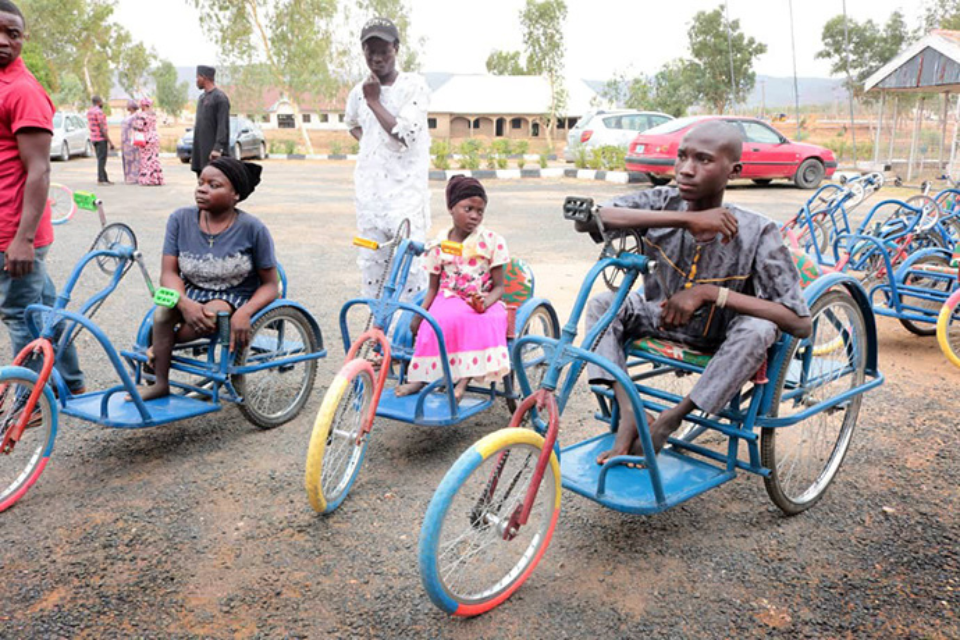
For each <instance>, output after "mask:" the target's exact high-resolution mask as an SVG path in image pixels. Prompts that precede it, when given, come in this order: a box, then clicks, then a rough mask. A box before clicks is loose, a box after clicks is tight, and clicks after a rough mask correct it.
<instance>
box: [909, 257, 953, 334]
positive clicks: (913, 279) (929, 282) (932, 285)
mask: <svg viewBox="0 0 960 640" xmlns="http://www.w3.org/2000/svg"><path fill="white" fill-rule="evenodd" d="M925 264H928V265H931V266H934V267H938V268H949V266H950V259H949V258H947V257H945V256H942V255H938V254H933V255H929V256H923V257H922V258H919V259H918V260H917V261H916V262H914V263H913V267H920V266H921V265H925ZM903 285H904V286H907V287H919V288H922V289H925V290H927V291H929V292H930V293H937V292H939V293H940V294H942V297H941V298H940V300H946V298H947V296H949V295H950V290H951V289H952V288H953V286H954V282H951V281H950V280H948V279H946V278H943V277H939V278H938V277H935V276H933V275H929V276H926V275H924V274H923V272H922V271H917V270H914V269H911V270H910V272H909V273H908V274H907V275H906V276H905V277H904V279H903ZM900 303H901V304H903V305H909V306H911V307H919V308H921V309H923V310H924V311H925V315H929V316H930V322H929V323H925V322H917V321H914V320H908V319H906V318H898V319H899V320H900V324H902V325H903V328H904V329H906V330H907V331H909V332H910V333H913V334H916V335H918V336H932V335H935V334H936V333H937V326H936V324H934V320H933V319H934V318H936V317H937V313H938V311H939V310H940V307H941V306H942V305H943V303H942V302H938V301H936V300H927V299H925V298H918V297H916V296H912V295H910V294H908V293H902V294H900Z"/></svg>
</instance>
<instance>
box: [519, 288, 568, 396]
mask: <svg viewBox="0 0 960 640" xmlns="http://www.w3.org/2000/svg"><path fill="white" fill-rule="evenodd" d="M523 336H544V337H547V338H559V337H560V322H559V320H557V316H556V313H554V312H553V309H552V308H551V307H550V306H549V305H547V304H541V305H538V306H537V308H536V309H534V310H533V313H531V314H530V315H529V316H528V317H527V319H526V321H525V322H524V323H523V326H522V327H521V328H520V329H519V330H518V331H517V339H520V338H522V337H523ZM548 358H549V353H548V352H547V350H546V349H545V348H544V347H543V345H538V344H528V345H524V346H523V348H522V349H521V351H520V362H521V363H522V366H523V369H524V371H526V373H527V380H529V381H530V388H531V389H533V390H536V389H538V388H539V387H540V382H541V381H542V380H543V374H544V373H546V371H547V368H548V367H549V364H550V363H549V362H548ZM510 375H511V376H512V378H513V384H512V385H511V386H512V387H513V390H514V391H515V392H516V393H518V394H519V393H520V385H519V384H517V378H516V373H514V372H511V373H510ZM506 400H507V409H509V410H510V413H513V412H514V411H516V410H517V400H516V399H515V398H507V399H506Z"/></svg>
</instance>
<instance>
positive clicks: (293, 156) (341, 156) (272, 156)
mask: <svg viewBox="0 0 960 640" xmlns="http://www.w3.org/2000/svg"><path fill="white" fill-rule="evenodd" d="M160 157H161V158H176V157H177V154H175V153H161V154H160ZM267 159H269V160H353V161H356V159H357V156H355V155H352V154H345V153H331V154H317V153H315V154H312V155H307V154H303V153H289V154H279V153H269V154H267Z"/></svg>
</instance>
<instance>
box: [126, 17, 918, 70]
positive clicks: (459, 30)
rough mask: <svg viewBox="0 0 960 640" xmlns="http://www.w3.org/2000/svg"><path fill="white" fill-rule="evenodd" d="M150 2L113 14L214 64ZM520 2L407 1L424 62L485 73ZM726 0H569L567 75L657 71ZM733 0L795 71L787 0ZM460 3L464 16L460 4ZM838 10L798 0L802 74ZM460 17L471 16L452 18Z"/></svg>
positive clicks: (773, 57)
mask: <svg viewBox="0 0 960 640" xmlns="http://www.w3.org/2000/svg"><path fill="white" fill-rule="evenodd" d="M146 3H147V0H118V1H117V11H116V13H115V18H116V20H117V21H118V22H119V23H121V24H123V25H124V26H125V27H126V28H127V29H128V30H129V31H130V32H131V33H132V35H133V36H134V38H135V39H138V40H141V41H142V42H144V43H145V44H146V45H147V46H148V47H153V48H154V49H156V51H157V53H158V55H159V56H160V57H161V58H165V59H167V60H170V61H171V62H173V63H174V65H176V66H194V65H196V64H211V63H212V64H215V63H216V50H215V48H214V47H213V45H212V44H211V43H209V42H208V41H207V40H206V38H205V37H204V35H203V32H202V31H201V29H200V27H199V25H198V16H199V14H198V12H197V10H196V9H194V8H193V7H192V6H191V5H188V4H187V0H159V1H158V2H153V3H151V4H152V5H153V6H152V7H151V9H150V10H149V14H146V15H145V14H144V5H145V4H146ZM524 4H525V0H483V1H482V2H467V1H466V0H407V6H409V7H410V10H411V11H410V18H411V30H412V31H413V36H414V38H420V37H423V38H425V39H426V40H425V43H424V46H423V48H422V50H421V61H422V70H423V71H437V72H450V73H485V72H486V66H485V63H486V59H487V56H488V55H489V54H490V52H491V51H493V50H494V49H501V50H520V49H522V48H523V41H522V37H521V31H520V25H519V17H518V16H519V13H520V11H521V9H522V8H523V6H524ZM720 4H721V2H720V0H673V2H669V1H667V2H663V1H662V0H567V10H568V13H567V22H566V28H565V31H564V37H565V41H566V46H567V51H566V58H565V63H566V68H567V76H568V77H570V78H583V79H587V80H607V79H609V78H611V77H613V76H614V75H615V74H620V73H627V74H628V75H635V74H647V75H652V74H653V73H656V71H657V70H658V69H659V68H660V67H661V66H662V65H663V64H664V63H665V62H667V61H669V60H672V59H674V58H677V57H681V56H685V55H686V53H687V35H686V32H687V29H688V28H689V26H690V23H691V21H692V19H693V16H694V15H695V14H696V13H697V12H698V11H702V10H707V11H709V10H712V9H714V8H716V7H717V6H720ZM846 5H847V13H848V16H849V17H850V18H851V19H853V20H857V21H863V20H865V19H867V18H871V19H873V20H874V21H875V22H877V23H879V24H881V25H882V24H883V23H885V22H886V20H887V18H888V17H889V16H890V14H891V13H892V12H893V11H895V10H897V9H900V10H901V11H902V12H903V13H904V15H905V16H906V20H907V24H908V25H909V26H910V27H911V28H912V27H914V26H917V25H918V23H919V18H920V15H921V6H920V5H921V3H920V2H919V1H918V0H847V1H846ZM159 7H162V10H158V8H159ZM728 8H729V16H730V18H731V19H733V20H737V19H738V20H740V28H741V30H742V31H743V32H744V33H745V34H747V35H749V36H752V37H753V38H755V39H756V40H758V41H760V42H763V43H764V44H766V45H767V53H766V54H764V55H763V56H762V57H761V58H760V59H759V60H758V61H757V64H756V66H755V70H756V72H757V73H758V74H761V75H770V76H783V77H785V76H790V75H791V74H792V73H793V59H792V51H791V39H790V20H789V15H790V14H789V0H728ZM464 9H465V10H466V11H467V15H466V16H464V15H462V14H461V13H460V12H461V11H463V10H464ZM842 11H843V0H793V17H794V24H795V38H796V50H797V74H798V75H799V76H801V77H829V75H830V65H829V63H828V62H827V61H825V60H816V59H815V58H814V56H815V55H816V53H817V51H819V50H820V48H821V40H820V36H821V31H822V29H823V25H824V23H826V21H827V20H829V19H830V18H831V17H833V16H835V15H838V14H840V13H842ZM460 18H467V19H466V20H465V21H464V22H463V23H461V24H459V25H458V26H457V27H454V26H452V25H453V24H454V23H455V22H456V21H457V20H459V19H460ZM407 39H409V38H407Z"/></svg>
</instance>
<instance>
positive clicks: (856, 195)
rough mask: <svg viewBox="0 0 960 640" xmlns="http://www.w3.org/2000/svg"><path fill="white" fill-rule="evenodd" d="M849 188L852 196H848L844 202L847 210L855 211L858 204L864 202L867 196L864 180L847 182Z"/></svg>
mask: <svg viewBox="0 0 960 640" xmlns="http://www.w3.org/2000/svg"><path fill="white" fill-rule="evenodd" d="M847 189H849V190H850V197H849V198H847V201H846V202H844V203H843V204H844V207H846V209H847V211H848V212H849V211H853V210H854V209H855V208H856V207H857V206H859V205H860V203H861V202H863V200H864V198H865V197H866V192H865V191H864V190H863V182H862V181H861V180H857V181H856V182H850V183H848V184H847Z"/></svg>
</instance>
